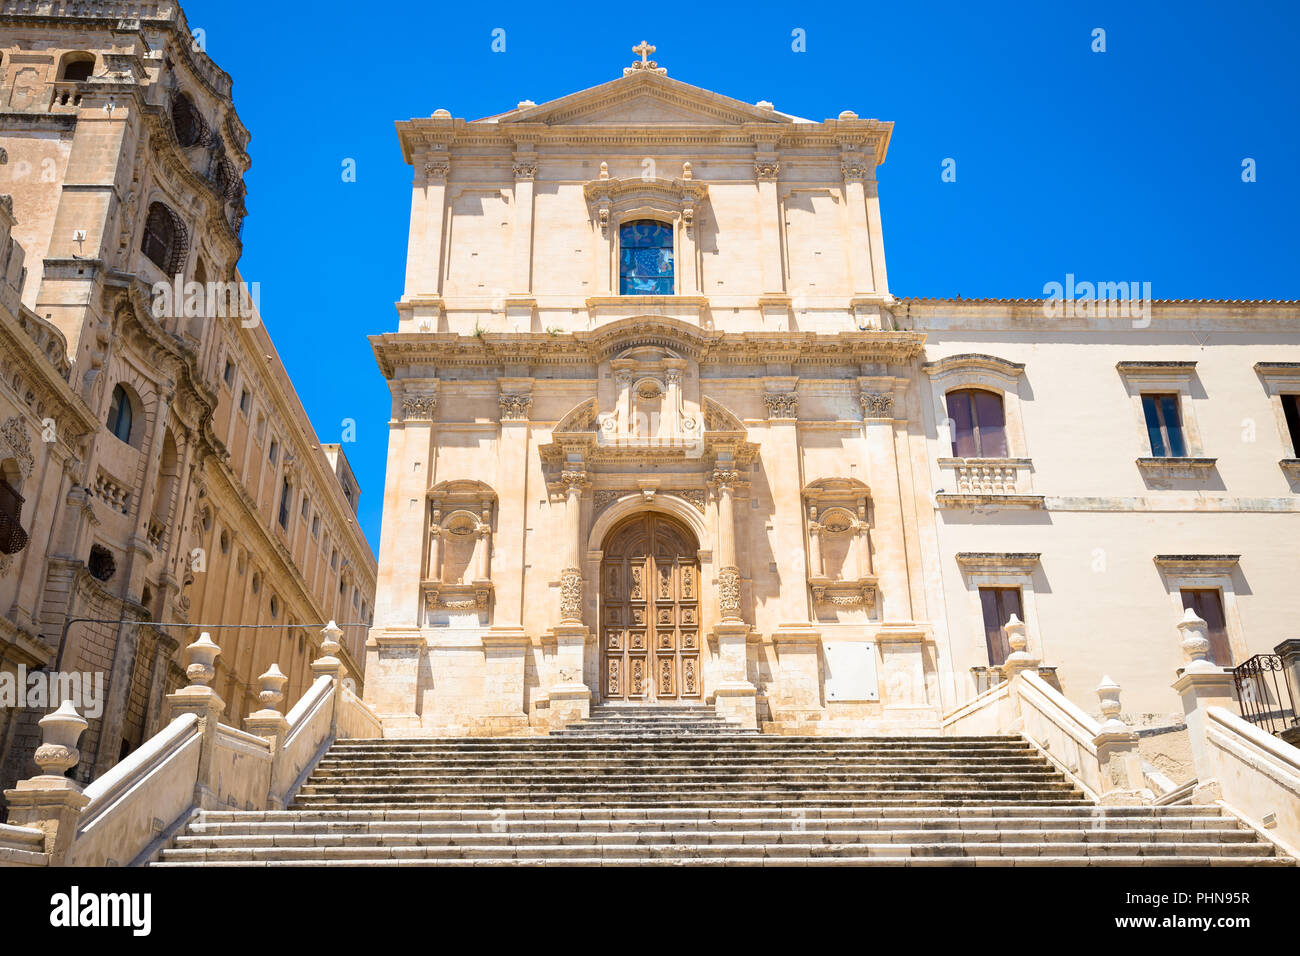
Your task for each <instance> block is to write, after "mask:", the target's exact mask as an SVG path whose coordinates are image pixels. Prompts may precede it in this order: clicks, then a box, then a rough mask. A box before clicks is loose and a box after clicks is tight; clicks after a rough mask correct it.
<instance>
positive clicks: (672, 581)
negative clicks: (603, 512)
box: [600, 511, 701, 703]
mask: <svg viewBox="0 0 1300 956" xmlns="http://www.w3.org/2000/svg"><path fill="white" fill-rule="evenodd" d="M602 551H603V557H602V559H601V565H600V647H601V661H600V672H601V682H602V687H601V696H602V697H603V698H604V699H605V700H606V701H609V702H612V703H652V702H659V703H675V702H679V701H680V702H687V701H691V702H694V701H699V700H700V699H701V679H700V666H701V660H700V647H701V636H700V562H699V556H698V552H699V542H698V541H697V540H696V538H695V535H694V533H693V532H692V531H691V530H690V529H689V528H688V527H686V525H685V524H683V523H682V522H681V521H679V520H677V519H676V518H674V517H671V516H669V515H667V514H664V513H662V512H658V511H644V512H639V513H637V514H634V515H631V516H629V517H627V518H625V519H624V520H622V521H621V522H619V523H618V524H617V525H615V526H614V527H613V528H612V529H610V531H609V533H608V534H607V535H606V536H605V541H604V547H603V549H602Z"/></svg>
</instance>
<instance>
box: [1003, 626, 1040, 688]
mask: <svg viewBox="0 0 1300 956" xmlns="http://www.w3.org/2000/svg"><path fill="white" fill-rule="evenodd" d="M1002 630H1003V632H1005V633H1006V635H1007V646H1008V647H1010V648H1011V653H1010V654H1008V655H1007V659H1006V660H1005V661H1003V662H1002V670H1003V673H1005V674H1006V675H1007V680H1011V679H1012V678H1013V677H1015V676H1016V675H1017V674H1019V673H1020V672H1021V671H1026V670H1032V671H1036V670H1037V668H1038V663H1039V662H1038V661H1037V660H1036V659H1035V658H1033V657H1031V656H1030V654H1029V651H1028V647H1029V637H1028V635H1027V634H1026V628H1025V622H1024V621H1022V620H1020V618H1019V617H1017V616H1016V615H1015V614H1012V615H1011V617H1010V619H1009V620H1008V621H1007V623H1006V624H1004V625H1002Z"/></svg>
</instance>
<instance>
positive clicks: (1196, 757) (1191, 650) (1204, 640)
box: [1173, 608, 1233, 803]
mask: <svg viewBox="0 0 1300 956" xmlns="http://www.w3.org/2000/svg"><path fill="white" fill-rule="evenodd" d="M1178 630H1179V632H1180V633H1181V634H1182V641H1181V643H1182V648H1183V658H1184V660H1185V661H1186V663H1185V664H1184V665H1183V666H1182V667H1180V668H1179V669H1178V678H1177V680H1175V681H1174V683H1173V688H1174V690H1175V691H1176V692H1177V693H1178V696H1179V697H1181V698H1182V701H1183V713H1184V714H1185V715H1186V717H1187V738H1188V743H1189V744H1190V745H1191V750H1192V764H1193V765H1194V766H1195V768H1196V781H1197V782H1196V789H1195V790H1193V791H1192V802H1193V803H1213V802H1215V801H1216V800H1219V799H1220V798H1221V797H1222V788H1221V787H1220V785H1219V781H1218V779H1217V778H1216V777H1215V770H1214V765H1213V763H1212V762H1211V760H1210V751H1209V746H1208V742H1207V741H1206V724H1207V722H1208V715H1209V710H1210V708H1211V707H1227V708H1232V706H1233V681H1232V671H1230V670H1228V669H1226V668H1223V667H1219V666H1217V665H1216V664H1213V663H1211V661H1210V660H1209V655H1210V638H1209V636H1208V632H1207V630H1206V624H1205V622H1204V621H1203V620H1201V619H1200V618H1199V617H1197V616H1196V612H1195V611H1193V610H1192V609H1191V608H1188V609H1187V611H1186V613H1184V614H1183V619H1182V620H1181V621H1179V622H1178Z"/></svg>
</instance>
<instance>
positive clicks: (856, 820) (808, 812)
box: [155, 705, 1294, 866]
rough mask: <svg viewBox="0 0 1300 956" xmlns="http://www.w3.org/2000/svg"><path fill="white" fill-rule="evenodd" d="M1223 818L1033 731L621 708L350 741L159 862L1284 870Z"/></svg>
mask: <svg viewBox="0 0 1300 956" xmlns="http://www.w3.org/2000/svg"><path fill="white" fill-rule="evenodd" d="M1292 862H1294V861H1290V860H1288V859H1286V858H1285V857H1281V856H1279V855H1278V854H1277V853H1276V852H1275V849H1274V847H1273V845H1272V844H1269V843H1267V842H1263V841H1261V840H1259V839H1258V837H1257V834H1256V833H1255V832H1254V831H1253V830H1250V829H1249V828H1246V827H1243V826H1242V825H1240V824H1239V823H1238V822H1237V821H1236V820H1235V819H1234V818H1231V817H1229V816H1227V815H1226V814H1225V813H1223V812H1222V810H1221V809H1220V808H1218V807H1208V806H1207V807H1191V806H1187V807H1183V806H1180V807H1159V808H1157V807H1098V806H1095V805H1093V804H1092V803H1091V802H1090V801H1089V800H1088V798H1086V797H1085V796H1084V794H1083V793H1082V792H1081V791H1079V790H1078V788H1077V787H1075V786H1074V784H1073V783H1072V782H1071V781H1070V780H1069V779H1068V778H1067V777H1065V776H1064V775H1063V774H1061V773H1060V772H1059V771H1057V770H1056V768H1055V767H1054V766H1053V765H1052V764H1051V763H1050V762H1049V761H1048V760H1047V759H1046V758H1045V757H1044V755H1043V754H1041V753H1040V752H1039V751H1038V750H1037V749H1036V748H1034V747H1033V746H1032V745H1030V744H1029V743H1028V742H1027V741H1025V740H1023V739H1022V738H1018V737H1006V736H1003V737H942V736H935V735H927V736H922V737H853V738H836V737H818V736H809V735H805V736H791V737H775V736H763V735H759V734H756V733H753V732H749V731H742V730H741V729H740V728H738V727H736V726H735V725H732V724H729V723H727V722H726V721H724V720H722V719H721V718H720V717H718V715H717V714H716V712H714V711H713V709H712V708H709V707H705V706H700V705H689V706H672V705H655V706H652V707H649V708H647V707H640V706H637V707H632V706H629V707H609V706H601V707H597V708H595V709H594V710H593V713H592V716H591V717H590V718H589V719H588V720H586V721H584V722H581V723H579V724H576V725H570V727H568V728H565V730H564V731H562V732H560V733H557V734H553V735H550V736H545V737H542V736H538V737H509V738H406V739H400V740H349V741H339V742H337V743H335V744H334V746H332V747H331V749H330V751H329V752H328V754H327V755H326V756H325V757H324V758H323V760H322V761H321V763H320V764H319V765H318V766H317V767H316V768H315V769H314V770H313V772H312V774H311V776H310V777H309V779H308V780H307V782H306V783H305V784H304V785H303V787H302V788H301V789H300V791H299V793H298V794H297V796H296V798H295V800H294V803H293V806H292V808H291V809H288V810H279V811H238V810H212V811H204V812H202V813H201V814H200V815H199V817H198V818H197V819H196V820H194V821H192V822H191V823H190V825H189V826H188V827H187V829H186V830H185V832H184V833H182V834H181V835H180V836H178V837H177V838H176V839H175V840H174V841H173V844H172V845H171V846H169V847H168V848H167V849H165V850H164V851H163V852H162V854H161V857H160V860H159V862H158V863H157V864H155V865H162V866H182V865H204V866H249V865H252V866H294V865H308V866H336V865H347V866H356V865H367V866H403V865H414V866H435V865H440V866H493V865H536V866H551V865H564V866H574V865H585V866H624V865H626V866H636V865H758V866H763V865H782V866H788V865H799V866H813V865H816V866H821V865H825V866H835V865H889V866H930V865H945V866H946V865H959V866H972V865H989V866H1024V865H1043V864H1044V863H1046V864H1048V865H1053V866H1079V865H1126V866H1127V865H1134V866H1138V865H1163V866H1172V865H1193V866H1211V865H1237V866H1240V865H1255V864H1257V865H1287V864H1290V863H1292Z"/></svg>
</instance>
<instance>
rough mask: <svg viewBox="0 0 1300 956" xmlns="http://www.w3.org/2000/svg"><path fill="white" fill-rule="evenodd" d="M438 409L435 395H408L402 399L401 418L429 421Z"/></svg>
mask: <svg viewBox="0 0 1300 956" xmlns="http://www.w3.org/2000/svg"><path fill="white" fill-rule="evenodd" d="M437 408H438V396H436V395H408V396H407V397H405V398H403V399H402V418H403V419H405V420H408V421H409V420H411V419H425V420H431V419H432V418H433V413H434V411H436V410H437Z"/></svg>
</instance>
